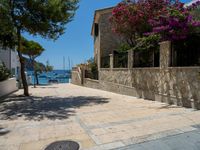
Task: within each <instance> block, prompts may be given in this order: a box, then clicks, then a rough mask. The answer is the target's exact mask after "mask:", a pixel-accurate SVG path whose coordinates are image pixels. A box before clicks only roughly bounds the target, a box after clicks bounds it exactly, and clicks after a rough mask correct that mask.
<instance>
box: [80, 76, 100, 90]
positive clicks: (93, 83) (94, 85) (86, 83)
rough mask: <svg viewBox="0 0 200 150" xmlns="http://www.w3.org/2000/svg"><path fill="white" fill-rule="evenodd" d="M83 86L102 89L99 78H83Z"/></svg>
mask: <svg viewBox="0 0 200 150" xmlns="http://www.w3.org/2000/svg"><path fill="white" fill-rule="evenodd" d="M84 86H86V87H89V88H95V89H102V88H101V86H100V84H99V80H93V79H89V78H85V79H84Z"/></svg>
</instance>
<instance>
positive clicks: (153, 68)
mask: <svg viewBox="0 0 200 150" xmlns="http://www.w3.org/2000/svg"><path fill="white" fill-rule="evenodd" d="M168 69H169V70H173V69H200V66H199V67H196V66H195V67H168V68H165V69H162V68H160V67H144V68H132V69H129V68H113V69H112V70H113V71H120V70H121V71H122V70H123V71H124V70H168ZM104 70H106V71H110V68H101V69H100V71H104Z"/></svg>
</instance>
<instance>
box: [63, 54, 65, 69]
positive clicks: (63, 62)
mask: <svg viewBox="0 0 200 150" xmlns="http://www.w3.org/2000/svg"><path fill="white" fill-rule="evenodd" d="M63 70H65V57H64V56H63Z"/></svg>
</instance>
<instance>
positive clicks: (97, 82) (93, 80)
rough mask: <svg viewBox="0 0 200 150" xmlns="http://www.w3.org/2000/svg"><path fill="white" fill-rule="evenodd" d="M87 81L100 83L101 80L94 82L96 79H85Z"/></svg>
mask: <svg viewBox="0 0 200 150" xmlns="http://www.w3.org/2000/svg"><path fill="white" fill-rule="evenodd" d="M85 80H88V81H92V82H97V83H99V80H94V79H90V78H85Z"/></svg>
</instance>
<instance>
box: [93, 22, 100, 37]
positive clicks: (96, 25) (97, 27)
mask: <svg viewBox="0 0 200 150" xmlns="http://www.w3.org/2000/svg"><path fill="white" fill-rule="evenodd" d="M94 35H95V36H98V35H99V25H98V24H97V23H95V24H94Z"/></svg>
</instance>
